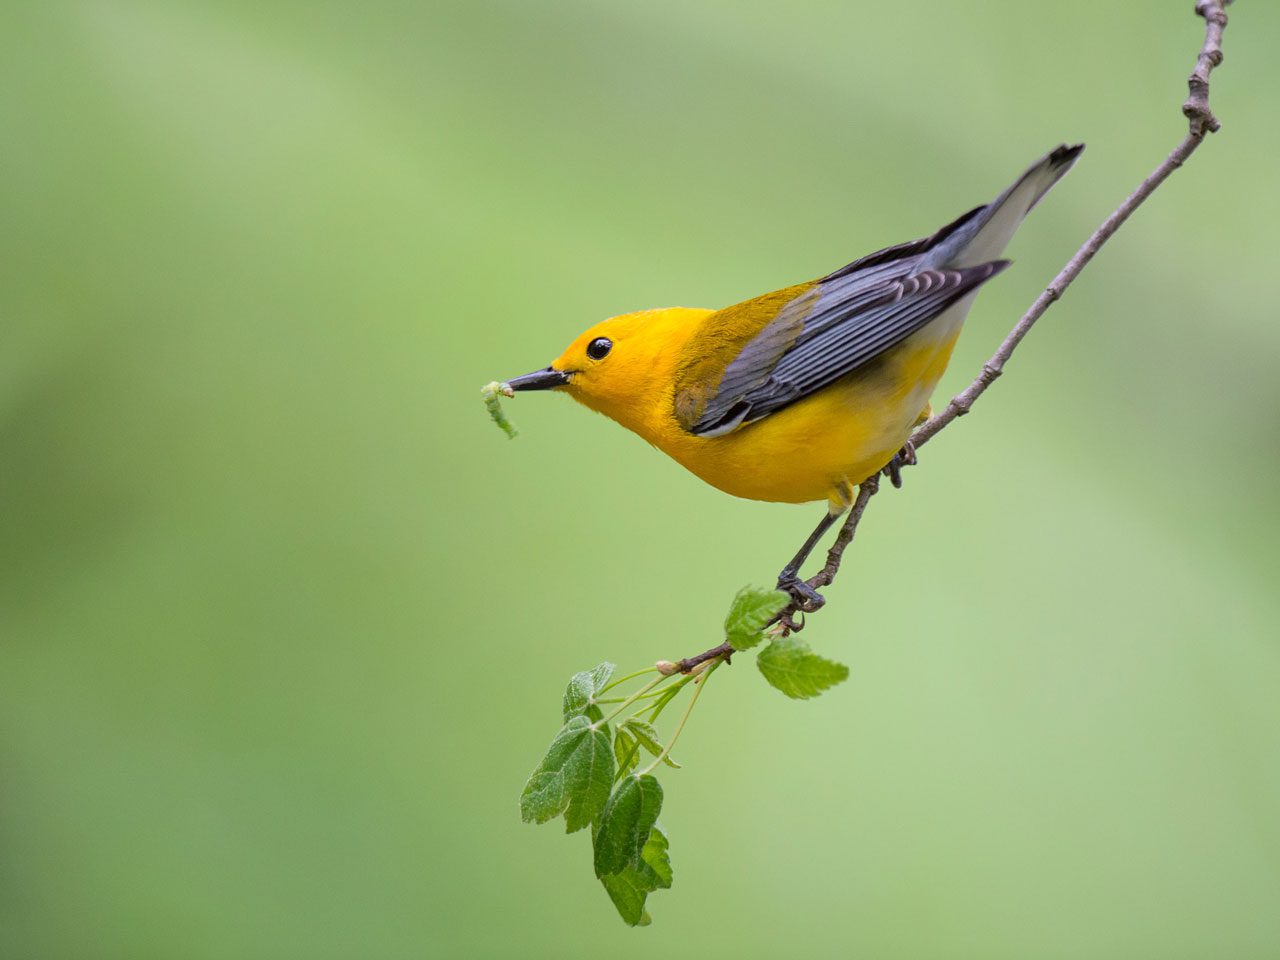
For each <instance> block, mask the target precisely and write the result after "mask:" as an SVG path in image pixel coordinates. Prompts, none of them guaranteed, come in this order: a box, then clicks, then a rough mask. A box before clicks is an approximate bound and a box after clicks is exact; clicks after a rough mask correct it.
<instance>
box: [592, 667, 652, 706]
mask: <svg viewBox="0 0 1280 960" xmlns="http://www.w3.org/2000/svg"><path fill="white" fill-rule="evenodd" d="M657 669H658V668H657V667H645V668H644V669H643V670H637V671H636V672H635V673H628V674H627V675H626V676H625V677H619V678H618V679H617V680H615V681H613V683H611V684H609V685H608V686H605V687H602V688H601V690H600V692H601V693H608V692H609V691H610V690H612V689H613V688H614V687H616V686H618V684H620V683H626V682H627V681H628V680H634V679H635V678H636V677H643V676H644V675H645V674H646V673H653V671H654V670H657ZM595 702H596V703H602V702H603V701H601V700H597V701H595Z"/></svg>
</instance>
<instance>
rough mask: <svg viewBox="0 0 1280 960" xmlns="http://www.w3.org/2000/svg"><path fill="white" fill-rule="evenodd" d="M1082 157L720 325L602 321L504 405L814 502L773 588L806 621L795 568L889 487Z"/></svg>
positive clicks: (739, 310) (719, 478)
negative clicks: (810, 522) (1040, 210)
mask: <svg viewBox="0 0 1280 960" xmlns="http://www.w3.org/2000/svg"><path fill="white" fill-rule="evenodd" d="M1083 150H1084V144H1082V143H1081V144H1075V145H1073V146H1067V145H1066V144H1062V145H1060V146H1058V147H1056V148H1054V149H1053V150H1051V151H1050V152H1049V153H1047V154H1046V155H1045V156H1043V157H1042V158H1041V159H1039V160H1037V161H1036V162H1035V163H1034V164H1032V165H1031V166H1030V167H1029V168H1028V169H1027V171H1026V172H1025V173H1023V174H1022V175H1021V176H1020V177H1018V178H1017V180H1015V181H1014V182H1013V183H1012V184H1011V185H1010V186H1009V187H1008V188H1007V189H1006V190H1005V191H1004V192H1003V193H1001V194H1000V195H999V196H997V197H996V198H995V199H994V200H992V201H991V202H990V203H986V204H983V205H982V206H979V207H975V208H974V209H972V210H970V211H969V212H968V213H965V214H963V215H962V216H960V217H958V218H957V219H955V220H953V221H952V222H950V223H948V224H947V225H946V226H944V227H942V228H941V229H939V230H937V231H936V232H934V233H933V234H931V235H929V236H927V237H922V238H921V239H918V240H911V241H908V242H906V243H898V244H895V245H893V246H889V247H885V248H884V249H882V250H877V251H876V252H874V253H871V254H868V255H866V256H864V257H861V258H859V259H857V260H854V261H853V262H852V263H849V264H847V265H846V266H843V267H841V268H840V269H838V270H835V271H834V272H832V273H828V274H827V275H825V276H823V277H820V278H819V279H817V280H810V281H807V282H804V283H798V284H794V285H792V286H789V287H784V288H782V289H780V290H774V291H772V292H770V293H765V294H762V295H760V296H756V297H752V298H751V299H749V300H745V301H743V302H741V303H737V304H734V305H733V306H729V307H724V308H723V309H720V310H710V309H700V308H691V307H667V308H659V309H651V310H641V311H637V312H634V313H627V314H623V315H621V316H616V317H611V318H609V319H607V320H604V321H601V322H599V323H597V324H595V325H594V326H592V327H590V328H588V329H587V330H586V331H584V332H583V333H582V334H580V335H579V336H578V337H577V338H575V339H574V340H573V342H572V343H570V344H569V346H568V348H567V349H566V350H565V351H564V352H563V353H562V354H561V355H560V356H559V357H558V358H557V359H555V360H554V361H552V362H551V364H550V365H548V366H547V367H545V368H542V369H540V370H535V371H534V372H532V373H528V374H525V375H523V376H519V377H515V378H514V379H511V380H508V381H506V382H505V384H504V385H503V386H504V388H505V389H504V392H505V393H507V394H508V395H511V394H512V393H514V392H519V391H533V390H552V391H557V392H563V393H567V394H569V396H571V397H573V398H574V399H575V400H577V401H578V402H579V403H581V404H583V405H585V406H587V407H589V408H590V409H592V410H595V411H597V412H599V413H602V414H604V415H605V416H607V417H609V418H611V419H613V420H614V421H616V422H617V423H618V424H620V425H622V426H623V427H626V428H627V429H629V430H631V431H633V432H635V433H637V434H639V435H640V436H641V437H643V438H644V439H645V440H647V441H648V442H649V443H650V444H652V445H653V446H655V447H657V448H658V449H659V450H661V451H662V452H664V453H666V454H667V455H669V456H670V457H671V458H672V459H674V460H675V461H677V462H678V463H680V464H681V465H682V466H684V467H685V468H687V469H688V470H689V471H690V472H692V473H693V474H695V475H696V476H698V477H700V478H701V479H702V480H704V481H706V482H707V483H709V484H711V485H712V486H713V487H716V488H717V489H719V490H722V491H724V492H725V493H728V494H732V495H733V496H736V497H743V498H746V499H750V500H763V501H769V502H781V503H809V502H813V501H822V500H825V501H826V510H825V512H824V514H823V517H822V519H821V520H820V521H819V523H818V525H817V527H816V528H815V529H814V531H813V533H812V534H810V535H809V537H808V538H807V539H806V540H805V542H804V544H803V545H802V546H801V548H800V550H799V551H798V552H797V553H796V555H795V556H794V557H793V558H792V559H791V560H790V561H789V562H788V563H787V565H786V566H785V567H783V569H782V571H781V572H780V573H779V575H778V581H777V586H778V589H779V590H781V591H784V592H786V593H787V594H789V595H790V597H791V598H792V600H793V602H794V603H795V604H796V605H797V608H798V609H800V610H805V611H812V610H814V609H817V608H818V607H819V606H821V604H822V603H823V598H822V596H821V595H820V594H818V593H817V592H816V591H815V590H814V589H813V588H812V587H810V586H809V585H808V584H807V583H806V582H805V581H804V580H803V579H801V577H800V570H801V567H802V566H803V564H804V562H805V561H806V560H807V558H808V556H809V554H810V553H812V551H813V549H814V548H815V547H816V546H817V545H818V544H819V543H820V542H821V540H822V537H823V535H824V534H825V533H826V532H827V530H828V529H829V528H830V527H831V525H832V524H833V523H834V522H835V521H836V519H838V518H839V517H840V516H841V515H842V514H843V513H844V512H845V511H846V510H848V509H849V507H850V505H851V504H852V502H853V500H854V496H855V488H856V487H857V486H858V485H859V484H861V483H863V482H864V481H866V480H868V479H869V478H871V477H873V476H876V475H877V474H879V473H881V472H882V471H883V472H885V473H886V474H887V475H888V476H889V478H890V479H891V481H892V482H893V483H894V485H895V486H899V485H900V484H901V473H900V471H901V468H902V467H903V466H907V465H910V464H912V463H914V462H915V452H914V450H913V449H912V448H911V446H910V444H909V442H908V438H909V437H910V436H911V433H912V431H913V429H914V428H915V427H916V426H918V425H919V424H921V423H923V422H925V421H926V420H927V419H928V418H929V416H930V415H931V412H932V408H931V406H930V397H931V395H932V393H933V391H934V388H935V387H936V386H937V384H938V380H939V379H940V378H941V376H942V374H943V372H944V370H945V369H946V367H947V363H948V361H949V360H950V358H951V352H952V349H953V347H954V346H955V342H956V339H957V337H958V336H959V334H960V329H961V327H962V325H963V324H964V320H965V317H966V315H967V314H968V312H969V308H970V306H971V305H972V304H973V301H974V298H975V297H976V296H977V293H978V290H979V288H980V287H981V286H982V285H983V284H984V283H986V282H987V281H988V280H990V279H992V278H993V277H995V276H996V275H997V274H999V273H1000V272H1001V271H1003V270H1004V269H1005V268H1006V267H1008V266H1009V264H1010V261H1008V260H1004V259H1001V254H1002V253H1003V252H1004V249H1005V247H1006V246H1007V245H1008V243H1009V241H1010V239H1011V238H1012V237H1013V234H1014V232H1015V231H1016V230H1017V228H1018V226H1019V225H1020V224H1021V223H1022V220H1023V218H1024V217H1025V216H1026V215H1027V214H1028V213H1029V212H1030V210H1031V208H1032V207H1034V206H1035V205H1036V204H1037V203H1038V202H1039V201H1040V199H1041V197H1043V196H1044V195H1045V194H1046V193H1047V192H1048V191H1049V190H1050V188H1052V187H1053V185H1054V184H1056V183H1057V182H1058V180H1059V179H1061V178H1062V176H1063V175H1065V174H1066V172H1067V171H1068V170H1069V169H1070V168H1071V166H1072V165H1073V164H1074V163H1075V161H1076V159H1077V158H1078V157H1079V156H1080V154H1081V152H1082V151H1083Z"/></svg>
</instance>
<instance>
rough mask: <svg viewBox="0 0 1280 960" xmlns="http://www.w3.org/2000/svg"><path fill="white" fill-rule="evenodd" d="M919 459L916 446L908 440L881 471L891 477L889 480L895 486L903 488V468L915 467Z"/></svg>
mask: <svg viewBox="0 0 1280 960" xmlns="http://www.w3.org/2000/svg"><path fill="white" fill-rule="evenodd" d="M918 462H919V461H918V460H917V459H916V446H915V444H914V443H912V442H911V441H910V440H908V441H907V442H906V443H905V444H904V445H903V447H902V449H901V450H899V451H898V452H897V453H895V454H894V455H893V459H892V460H890V461H889V463H888V464H887V465H886V466H885V468H884V469H883V470H881V471H880V472H881V473H883V474H884V475H885V476H886V477H888V478H889V482H890V483H892V484H893V485H894V487H896V488H899V489H901V487H902V468H903V467H914V466H915V465H916V464H917V463H918Z"/></svg>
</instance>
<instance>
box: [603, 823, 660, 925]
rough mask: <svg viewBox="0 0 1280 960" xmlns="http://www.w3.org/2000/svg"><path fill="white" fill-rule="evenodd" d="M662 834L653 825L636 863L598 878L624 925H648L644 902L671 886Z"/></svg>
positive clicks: (647, 913)
mask: <svg viewBox="0 0 1280 960" xmlns="http://www.w3.org/2000/svg"><path fill="white" fill-rule="evenodd" d="M668 846H669V845H668V843H667V838H666V835H665V834H663V832H662V830H661V829H659V828H658V826H657V825H656V824H655V825H654V826H653V828H652V829H651V830H650V831H649V839H648V841H646V842H645V845H644V848H643V849H642V850H641V851H640V862H639V863H638V864H636V865H635V866H629V867H627V868H625V869H624V870H621V871H619V872H618V873H614V874H608V875H606V876H603V877H601V878H600V882H601V883H603V884H604V889H605V891H606V892H607V893H608V894H609V899H610V900H612V901H613V905H614V906H615V907H617V909H618V913H619V914H620V915H621V916H622V919H623V920H625V921H626V922H627V924H628V925H630V926H633V927H637V926H639V927H643V926H647V925H648V924H649V912H648V911H647V910H645V908H644V904H645V899H646V898H647V897H648V896H649V894H651V893H653V891H655V890H666V889H668V888H670V886H671V878H672V872H671V859H670V857H669V856H668V855H667V850H668Z"/></svg>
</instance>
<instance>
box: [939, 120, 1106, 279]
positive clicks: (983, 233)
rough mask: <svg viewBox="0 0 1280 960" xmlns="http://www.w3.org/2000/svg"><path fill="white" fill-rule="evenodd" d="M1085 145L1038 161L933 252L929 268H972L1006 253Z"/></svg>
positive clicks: (1062, 149) (1064, 148)
mask: <svg viewBox="0 0 1280 960" xmlns="http://www.w3.org/2000/svg"><path fill="white" fill-rule="evenodd" d="M1083 151H1084V144H1083V143H1078V144H1076V145H1075V146H1070V147H1069V146H1067V145H1066V144H1063V145H1061V146H1058V147H1055V148H1054V149H1053V150H1052V151H1050V152H1049V153H1048V154H1047V155H1046V156H1044V157H1042V158H1041V159H1040V160H1038V161H1036V162H1035V163H1034V164H1033V165H1032V166H1031V168H1030V169H1029V170H1027V172H1026V173H1024V174H1023V175H1022V176H1021V177H1019V178H1018V179H1017V180H1016V181H1015V182H1014V183H1013V185H1012V186H1010V187H1009V189H1007V190H1005V192H1004V193H1002V194H1000V196H998V197H996V198H995V199H994V200H992V201H991V202H990V203H989V204H987V205H986V206H985V207H983V208H982V211H981V212H980V213H978V214H976V215H975V216H973V217H971V218H969V219H968V220H967V221H966V222H965V223H964V224H963V226H961V227H960V228H959V229H957V230H956V231H955V232H954V233H952V234H951V236H949V237H947V238H946V239H945V240H944V241H943V242H942V243H940V244H938V245H937V246H936V247H934V248H933V249H932V250H930V251H929V253H928V255H927V257H926V261H927V262H926V263H925V264H924V266H925V267H935V268H941V267H947V268H957V267H971V266H976V265H978V264H980V263H986V262H987V261H989V260H994V259H996V258H997V257H999V256H1000V254H1002V253H1003V252H1004V248H1005V247H1006V246H1008V244H1009V241H1010V240H1011V239H1012V238H1013V234H1014V232H1015V231H1016V230H1017V229H1018V225H1019V224H1020V223H1022V219H1023V218H1024V217H1025V216H1026V215H1027V214H1028V213H1029V212H1030V211H1031V208H1032V207H1034V206H1035V205H1036V204H1037V203H1039V202H1040V198H1041V197H1043V196H1044V195H1045V194H1046V193H1048V192H1049V190H1050V188H1052V187H1053V185H1054V184H1055V183H1057V182H1058V181H1059V180H1060V179H1062V177H1063V175H1065V174H1066V172H1067V171H1068V170H1070V169H1071V165H1072V164H1073V163H1075V162H1076V158H1077V157H1079V156H1080V154H1081V153H1082V152H1083Z"/></svg>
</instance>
